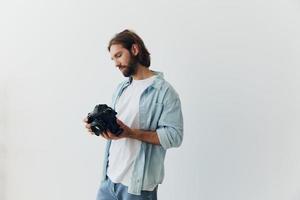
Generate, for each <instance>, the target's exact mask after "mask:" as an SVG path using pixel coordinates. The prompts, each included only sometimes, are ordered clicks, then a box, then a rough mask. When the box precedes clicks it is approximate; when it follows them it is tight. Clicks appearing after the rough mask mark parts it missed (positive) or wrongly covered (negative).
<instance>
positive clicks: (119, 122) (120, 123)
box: [117, 118, 124, 127]
mask: <svg viewBox="0 0 300 200" xmlns="http://www.w3.org/2000/svg"><path fill="white" fill-rule="evenodd" d="M117 124H119V125H120V126H121V127H123V126H124V123H123V122H122V121H121V120H119V119H118V118H117Z"/></svg>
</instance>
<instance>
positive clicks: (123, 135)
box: [101, 119, 134, 140]
mask: <svg viewBox="0 0 300 200" xmlns="http://www.w3.org/2000/svg"><path fill="white" fill-rule="evenodd" d="M117 124H118V125H119V126H120V128H121V129H123V132H122V133H121V134H120V135H119V136H116V135H114V134H113V133H111V132H110V131H106V132H103V133H102V134H101V136H102V137H104V138H105V139H107V140H118V139H121V138H126V137H127V138H128V137H130V136H132V135H133V134H134V132H133V129H131V128H129V127H128V126H127V125H125V124H124V123H123V122H122V121H121V120H119V119H117Z"/></svg>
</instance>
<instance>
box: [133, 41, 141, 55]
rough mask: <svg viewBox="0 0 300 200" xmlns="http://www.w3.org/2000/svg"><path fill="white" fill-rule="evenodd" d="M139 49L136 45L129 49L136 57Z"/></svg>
mask: <svg viewBox="0 0 300 200" xmlns="http://www.w3.org/2000/svg"><path fill="white" fill-rule="evenodd" d="M139 51H140V50H139V47H138V45H137V44H133V45H132V47H131V53H132V54H133V55H134V56H136V55H138V54H139Z"/></svg>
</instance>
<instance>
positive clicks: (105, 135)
mask: <svg viewBox="0 0 300 200" xmlns="http://www.w3.org/2000/svg"><path fill="white" fill-rule="evenodd" d="M102 135H103V137H104V138H105V139H109V137H108V135H107V133H106V132H105V131H103V132H102Z"/></svg>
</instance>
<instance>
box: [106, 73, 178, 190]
mask: <svg viewBox="0 0 300 200" xmlns="http://www.w3.org/2000/svg"><path fill="white" fill-rule="evenodd" d="M155 74H156V75H157V77H156V78H155V79H154V81H153V83H152V84H151V85H150V86H149V87H148V88H146V89H145V91H144V92H143V93H142V95H141V97H140V103H139V115H140V124H139V125H140V129H142V130H151V131H156V132H157V135H158V138H159V141H160V144H161V145H154V144H150V143H146V142H142V144H141V148H140V152H139V153H138V156H137V158H136V160H135V163H134V169H133V172H132V176H131V179H130V183H129V186H128V192H129V193H131V194H135V195H140V194H141V190H143V189H144V188H152V187H155V186H156V185H158V184H160V183H162V181H163V178H164V159H165V155H166V150H167V149H168V148H171V147H178V146H180V145H181V143H182V139H183V117H182V111H181V103H180V99H179V96H178V94H177V92H176V91H175V90H174V89H173V87H172V86H171V85H170V84H169V83H168V82H167V81H165V80H164V78H163V73H161V72H155ZM131 81H132V78H128V79H127V80H126V81H123V82H122V83H121V84H119V85H118V87H117V89H116V91H115V93H114V95H113V99H112V108H114V109H115V105H116V102H117V101H118V99H119V97H120V96H121V95H122V92H123V91H124V89H125V88H126V87H127V86H128V85H130V84H131ZM110 144H111V140H108V141H107V144H106V149H105V155H104V164H103V174H102V181H104V180H105V178H106V173H107V166H108V156H109V148H110Z"/></svg>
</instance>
